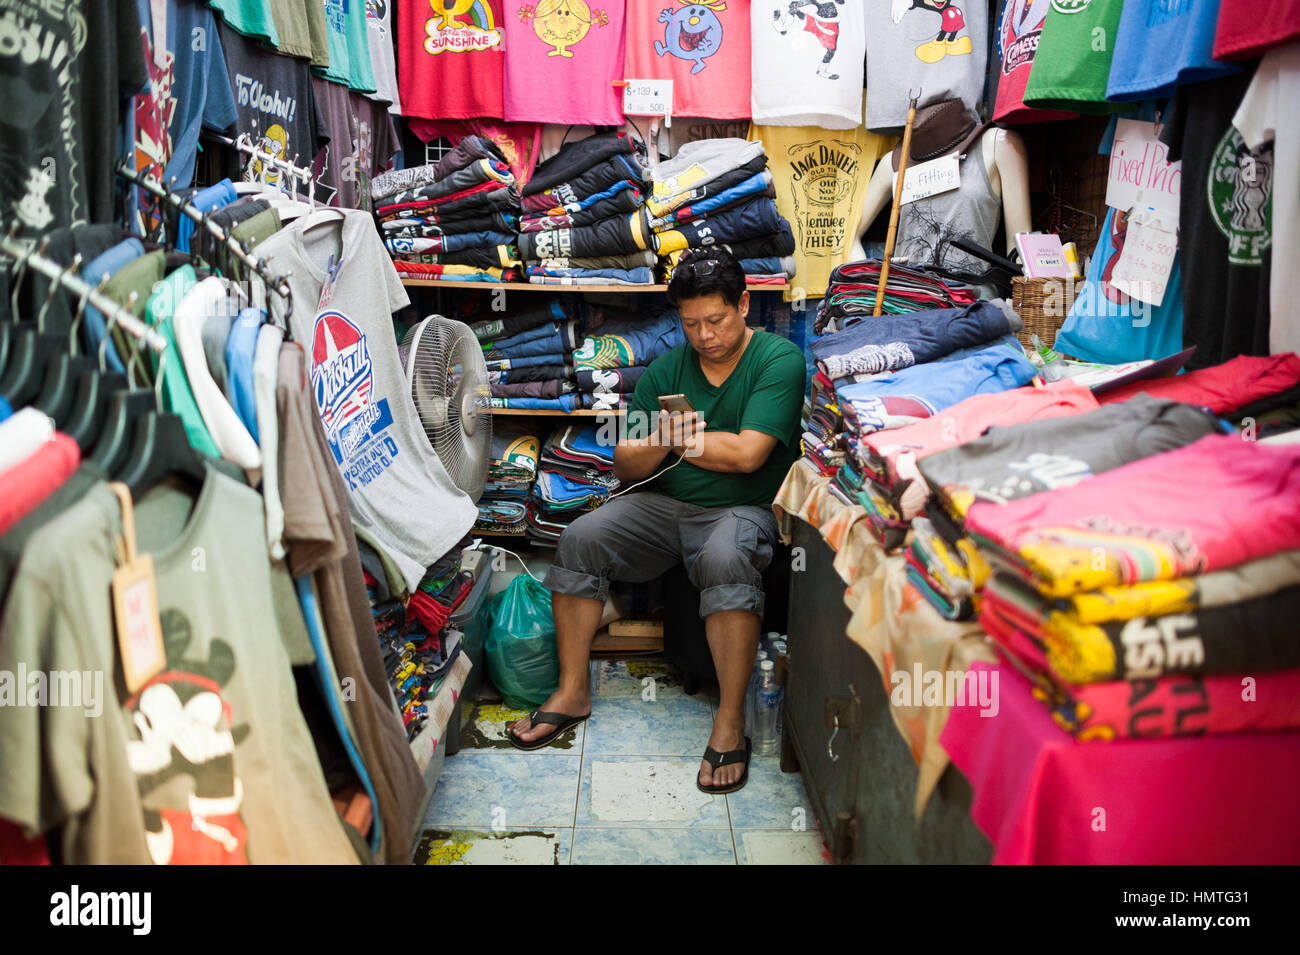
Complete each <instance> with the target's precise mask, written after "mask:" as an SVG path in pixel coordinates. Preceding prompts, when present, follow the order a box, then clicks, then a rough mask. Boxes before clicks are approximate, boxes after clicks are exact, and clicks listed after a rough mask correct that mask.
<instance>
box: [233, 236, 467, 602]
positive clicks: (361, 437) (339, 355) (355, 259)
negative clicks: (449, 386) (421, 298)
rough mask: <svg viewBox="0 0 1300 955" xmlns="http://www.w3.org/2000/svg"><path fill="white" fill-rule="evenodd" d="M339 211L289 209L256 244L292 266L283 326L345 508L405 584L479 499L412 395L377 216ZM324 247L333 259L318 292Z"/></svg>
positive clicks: (415, 579) (441, 550)
mask: <svg viewBox="0 0 1300 955" xmlns="http://www.w3.org/2000/svg"><path fill="white" fill-rule="evenodd" d="M339 215H340V216H341V217H342V223H341V225H331V226H328V227H326V226H318V227H317V228H314V229H312V230H310V231H309V232H307V233H306V234H304V232H303V229H302V225H303V222H304V220H298V221H297V222H296V223H294V224H291V225H290V226H288V227H287V228H284V229H281V230H280V232H278V233H277V234H276V235H273V236H271V238H269V239H267V240H266V241H265V242H263V243H262V244H261V245H259V246H258V249H257V251H258V254H259V255H262V256H264V257H266V258H267V259H268V261H269V263H270V266H271V268H272V270H273V271H276V272H280V273H283V274H288V275H289V276H290V285H291V287H292V290H293V301H294V309H293V318H292V324H291V328H290V330H291V331H292V333H293V337H294V338H295V339H296V340H297V341H299V342H301V343H302V345H303V347H304V348H305V349H306V350H307V353H308V357H309V358H310V363H311V368H310V376H311V387H312V389H313V394H314V397H315V401H316V410H317V412H318V413H319V414H320V416H321V423H322V424H323V425H324V427H325V436H326V438H327V439H328V440H329V446H330V450H331V452H332V453H333V455H334V462H335V464H337V465H338V468H339V471H340V473H342V475H343V480H344V482H345V483H346V485H347V491H348V502H349V505H350V506H351V509H352V514H353V518H354V520H355V521H356V523H357V524H358V525H359V526H360V527H361V528H362V529H363V530H364V531H366V532H367V533H368V534H369V535H370V536H371V537H372V538H374V539H375V540H377V541H379V542H380V544H381V545H382V546H383V548H384V550H385V551H386V552H387V553H389V554H390V556H392V558H393V559H394V560H395V561H396V562H397V564H398V566H399V567H401V569H402V575H403V576H404V577H405V579H406V581H407V584H408V586H409V587H410V588H411V591H412V592H414V591H415V588H416V587H418V586H419V584H420V580H421V579H422V578H423V577H424V572H425V570H426V569H427V568H428V567H430V566H432V565H433V564H434V563H436V562H437V561H438V559H439V558H441V557H442V556H443V554H445V553H446V552H447V551H448V550H450V549H451V548H452V546H454V545H455V544H456V542H457V541H459V540H460V539H461V538H462V537H463V536H464V535H465V533H466V532H467V531H468V530H469V529H470V527H471V526H473V524H474V519H475V516H476V515H477V513H478V510H477V508H476V507H475V506H474V503H473V502H472V501H471V500H470V499H469V497H468V496H467V495H466V494H464V493H463V492H462V491H460V489H458V488H457V487H456V486H455V485H454V484H453V483H452V481H451V479H450V478H449V477H448V476H447V471H446V469H445V468H444V467H443V465H442V462H441V461H440V460H439V459H438V456H437V455H436V454H435V453H434V451H433V448H432V447H430V445H429V440H428V438H427V437H426V436H425V433H424V429H423V427H422V425H421V424H420V419H419V417H418V415H417V413H416V410H415V404H414V402H413V401H412V400H411V394H410V391H409V389H408V387H407V384H406V376H405V374H404V373H403V371H402V366H401V361H400V359H399V357H398V354H397V341H396V339H395V338H394V336H393V320H392V313H393V312H395V311H397V310H398V309H401V308H404V307H406V305H407V304H409V300H408V298H407V295H406V290H405V289H404V288H403V287H402V283H401V280H400V279H399V278H398V277H397V272H396V271H395V270H394V268H393V262H392V259H391V258H389V256H388V253H387V252H386V251H385V250H384V245H383V242H382V241H380V238H379V235H378V234H377V233H376V231H375V225H374V220H373V219H372V218H371V217H370V215H369V214H368V213H364V212H359V211H346V212H344V211H340V213H339ZM331 256H336V257H339V256H341V263H340V264H339V268H338V272H337V275H336V277H335V279H334V281H333V283H332V285H331V286H330V291H329V292H328V293H325V289H326V286H327V284H328V282H329V277H328V273H327V271H326V270H327V268H328V267H329V262H330V257H331ZM323 293H325V294H323ZM318 303H319V304H318Z"/></svg>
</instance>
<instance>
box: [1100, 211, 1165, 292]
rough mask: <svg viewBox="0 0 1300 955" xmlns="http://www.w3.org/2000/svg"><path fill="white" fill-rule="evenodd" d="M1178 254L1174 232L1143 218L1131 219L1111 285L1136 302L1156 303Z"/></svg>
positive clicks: (1163, 290) (1112, 275)
mask: <svg viewBox="0 0 1300 955" xmlns="http://www.w3.org/2000/svg"><path fill="white" fill-rule="evenodd" d="M1177 253H1178V238H1177V236H1176V235H1175V234H1174V233H1173V232H1170V231H1168V230H1167V229H1164V228H1162V227H1161V226H1160V225H1158V224H1156V223H1154V222H1151V221H1149V220H1146V219H1143V220H1138V221H1134V220H1133V219H1130V220H1129V223H1128V231H1127V233H1126V235H1125V237H1124V248H1123V250H1122V251H1121V252H1120V254H1119V261H1118V262H1116V263H1115V271H1114V272H1113V273H1112V274H1111V278H1110V284H1111V285H1113V286H1115V288H1117V289H1119V290H1120V291H1121V292H1123V293H1125V294H1126V295H1128V296H1130V297H1131V298H1135V299H1137V300H1138V301H1139V302H1146V303H1147V304H1149V305H1155V306H1159V305H1160V303H1161V302H1163V301H1164V299H1165V289H1166V288H1167V287H1168V286H1169V273H1170V272H1171V271H1172V270H1173V267H1174V256H1175V255H1176V254H1177Z"/></svg>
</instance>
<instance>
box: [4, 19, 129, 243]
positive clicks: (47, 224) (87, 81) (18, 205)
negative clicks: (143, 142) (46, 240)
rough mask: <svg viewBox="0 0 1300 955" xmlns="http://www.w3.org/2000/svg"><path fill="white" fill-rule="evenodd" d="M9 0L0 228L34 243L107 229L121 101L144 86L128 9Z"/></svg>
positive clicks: (5, 52) (5, 55)
mask: <svg viewBox="0 0 1300 955" xmlns="http://www.w3.org/2000/svg"><path fill="white" fill-rule="evenodd" d="M76 11H77V12H78V14H79V15H77V16H72V15H71V11H69V10H66V9H65V5H64V4H55V3H49V2H38V0H16V2H14V3H12V4H9V5H7V6H6V7H5V12H4V16H3V19H0V23H3V24H4V26H5V30H6V32H5V41H4V42H3V43H0V96H2V97H3V100H4V103H5V104H6V106H5V109H4V111H3V116H0V196H3V197H4V200H5V202H4V205H5V209H4V215H5V223H6V229H7V226H8V223H9V222H10V221H11V220H13V219H17V220H18V222H19V226H20V232H19V234H20V235H26V236H35V235H37V234H39V233H42V232H44V231H46V230H47V229H51V228H57V227H59V226H69V225H72V224H73V223H75V222H85V221H91V222H111V221H112V220H113V218H114V213H115V209H114V206H115V202H114V195H115V188H114V186H115V183H114V174H113V166H114V164H115V159H114V157H116V156H117V154H118V152H119V148H118V147H119V145H120V142H119V140H120V138H121V132H120V119H121V116H120V107H121V106H122V105H124V104H123V103H122V97H123V96H126V97H127V98H130V97H133V96H134V95H135V94H136V93H137V92H138V91H139V90H140V89H141V88H142V87H143V86H144V84H145V82H146V80H147V79H148V75H147V73H146V72H145V70H144V64H143V62H142V60H143V57H142V55H141V50H140V24H139V23H138V22H137V14H136V9H135V4H134V3H130V4H129V5H128V4H127V3H125V2H122V3H119V0H85V2H83V3H81V4H79V5H78V6H77V8H76Z"/></svg>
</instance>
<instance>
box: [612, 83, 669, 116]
mask: <svg viewBox="0 0 1300 955" xmlns="http://www.w3.org/2000/svg"><path fill="white" fill-rule="evenodd" d="M623 113H624V114H625V115H627V116H664V117H667V116H671V115H672V114H673V81H672V80H628V81H627V86H625V87H623Z"/></svg>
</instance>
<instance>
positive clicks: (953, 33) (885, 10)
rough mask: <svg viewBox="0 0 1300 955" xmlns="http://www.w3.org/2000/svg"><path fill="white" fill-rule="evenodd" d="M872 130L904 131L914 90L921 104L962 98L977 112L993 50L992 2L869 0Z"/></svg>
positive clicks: (869, 123) (869, 115)
mask: <svg viewBox="0 0 1300 955" xmlns="http://www.w3.org/2000/svg"><path fill="white" fill-rule="evenodd" d="M864 2H865V6H866V11H867V14H866V16H867V113H866V127H867V129H877V130H901V129H902V128H903V126H904V125H905V124H906V122H907V98H908V91H909V90H916V89H919V90H921V99H920V101H918V103H917V105H918V106H925V105H927V104H928V103H940V102H943V101H944V100H949V99H960V100H961V101H962V102H963V103H965V104H966V107H967V108H968V109H970V110H971V111H972V112H975V111H976V108H977V107H978V106H979V101H980V98H981V96H982V95H983V92H984V80H985V72H984V71H985V65H986V63H987V61H988V50H989V22H988V19H989V15H988V4H986V3H984V2H980V0H864Z"/></svg>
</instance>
